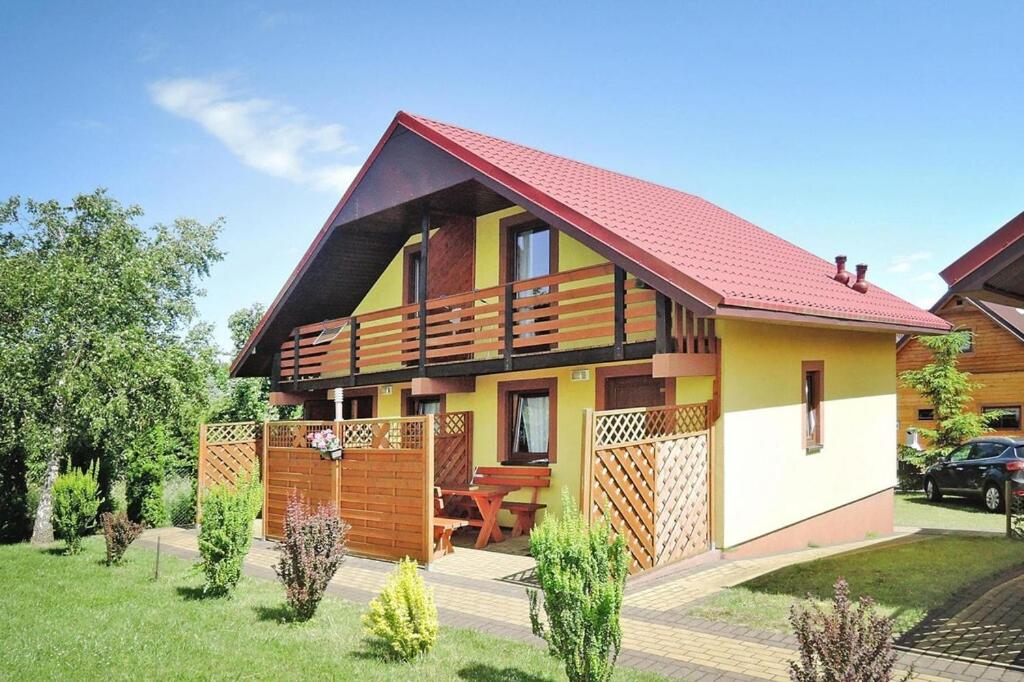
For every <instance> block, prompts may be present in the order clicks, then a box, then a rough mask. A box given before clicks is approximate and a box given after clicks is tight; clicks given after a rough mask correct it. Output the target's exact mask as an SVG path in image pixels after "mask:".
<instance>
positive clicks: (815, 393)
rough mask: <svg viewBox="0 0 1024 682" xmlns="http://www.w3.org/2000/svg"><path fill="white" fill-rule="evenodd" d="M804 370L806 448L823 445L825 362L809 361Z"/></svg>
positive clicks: (804, 436)
mask: <svg viewBox="0 0 1024 682" xmlns="http://www.w3.org/2000/svg"><path fill="white" fill-rule="evenodd" d="M802 370H803V427H804V434H803V442H804V447H805V448H808V449H810V448H820V447H821V446H822V442H823V439H822V409H821V407H822V402H823V399H824V395H823V394H824V386H825V381H824V379H825V363H823V362H821V361H820V360H816V361H807V362H804V363H803V365H802Z"/></svg>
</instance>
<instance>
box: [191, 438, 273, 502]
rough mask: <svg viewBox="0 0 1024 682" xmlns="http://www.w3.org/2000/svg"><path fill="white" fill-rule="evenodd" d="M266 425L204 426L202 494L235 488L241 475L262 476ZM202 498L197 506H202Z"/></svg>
mask: <svg viewBox="0 0 1024 682" xmlns="http://www.w3.org/2000/svg"><path fill="white" fill-rule="evenodd" d="M262 454H263V425H262V424H259V423H257V422H232V423H226V424H200V426H199V471H198V490H199V491H200V492H201V491H203V490H209V489H210V487H211V486H214V485H229V486H234V485H235V483H237V482H238V477H239V476H240V475H241V474H249V475H257V476H258V475H259V472H260V458H261V456H262ZM202 497H203V496H202V495H201V494H200V495H199V496H198V501H197V504H201V502H202Z"/></svg>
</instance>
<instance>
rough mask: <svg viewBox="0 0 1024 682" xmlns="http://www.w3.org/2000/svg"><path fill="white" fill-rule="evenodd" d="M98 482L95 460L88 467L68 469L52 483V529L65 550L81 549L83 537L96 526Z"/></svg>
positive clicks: (75, 552)
mask: <svg viewBox="0 0 1024 682" xmlns="http://www.w3.org/2000/svg"><path fill="white" fill-rule="evenodd" d="M99 508H100V485H99V482H98V481H97V480H96V463H95V462H93V465H92V466H91V467H89V469H87V470H80V469H74V468H72V469H70V470H69V471H68V472H67V473H66V474H62V475H60V476H58V477H57V480H56V481H55V482H54V484H53V530H54V532H55V533H56V534H57V537H59V538H61V539H62V540H64V543H65V544H66V545H67V550H66V551H67V553H68V554H77V553H78V552H79V550H81V549H82V538H83V537H84V536H86V535H89V534H90V533H92V531H93V530H94V529H95V527H96V513H97V512H98V511H99Z"/></svg>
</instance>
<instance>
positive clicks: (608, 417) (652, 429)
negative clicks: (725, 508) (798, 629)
mask: <svg viewBox="0 0 1024 682" xmlns="http://www.w3.org/2000/svg"><path fill="white" fill-rule="evenodd" d="M585 424H586V434H585V439H584V450H585V452H584V461H583V471H584V480H583V490H582V496H581V497H582V507H583V509H584V510H585V513H586V515H587V517H588V519H589V520H590V521H591V522H593V521H595V520H597V519H601V518H604V519H607V521H608V522H609V523H610V524H611V526H612V527H613V528H614V529H615V531H616V532H617V533H619V534H620V535H622V536H623V537H624V538H625V539H626V544H627V546H628V547H629V552H630V554H631V555H632V559H633V561H632V564H631V566H630V571H631V572H633V573H636V572H639V571H643V570H647V569H650V568H654V567H656V566H662V565H665V564H668V563H671V562H673V561H678V560H680V559H685V558H687V557H690V556H694V555H696V554H700V553H702V552H705V551H707V550H708V549H709V548H710V545H711V536H710V529H711V521H710V513H711V504H710V489H711V485H710V483H711V456H710V453H711V434H710V430H709V425H708V404H707V403H698V404H694V405H674V406H671V407H658V408H637V409H628V410H607V411H602V412H594V411H591V410H588V411H587V415H586V418H585Z"/></svg>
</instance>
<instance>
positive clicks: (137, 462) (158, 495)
mask: <svg viewBox="0 0 1024 682" xmlns="http://www.w3.org/2000/svg"><path fill="white" fill-rule="evenodd" d="M125 499H126V501H127V507H128V517H129V518H130V519H131V520H132V521H138V522H139V523H144V524H146V525H147V526H150V527H152V528H159V527H160V526H166V525H167V524H168V522H169V519H168V516H167V509H166V508H165V507H164V470H163V466H161V464H160V463H159V462H157V461H155V460H153V459H149V458H145V457H136V458H135V459H134V460H133V461H132V462H131V464H129V465H128V471H127V476H126V477H125Z"/></svg>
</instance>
